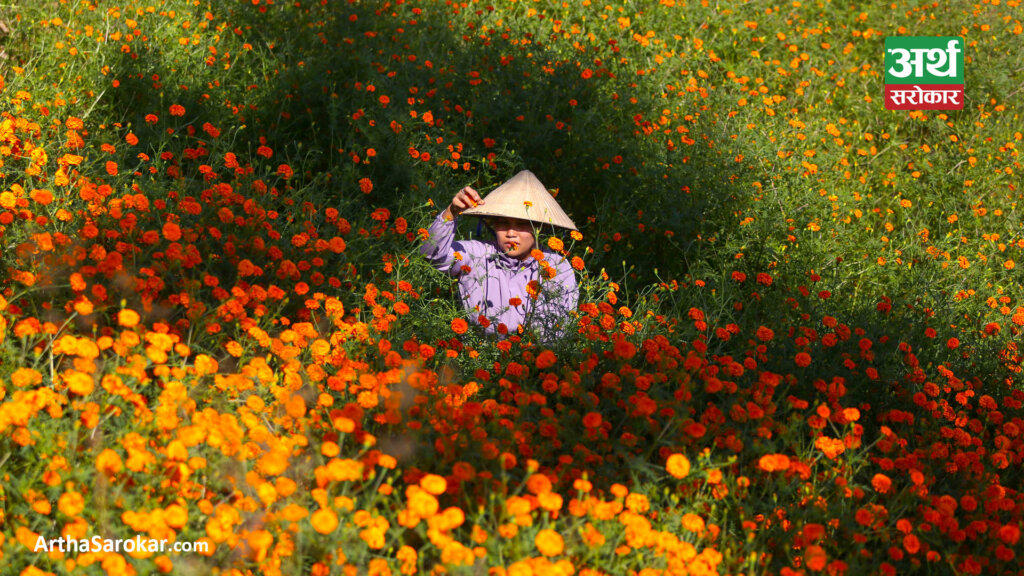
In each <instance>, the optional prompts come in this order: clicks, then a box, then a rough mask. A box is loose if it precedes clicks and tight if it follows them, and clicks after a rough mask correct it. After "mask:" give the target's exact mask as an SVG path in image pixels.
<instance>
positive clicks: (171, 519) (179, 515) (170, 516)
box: [164, 504, 188, 530]
mask: <svg viewBox="0 0 1024 576" xmlns="http://www.w3.org/2000/svg"><path fill="white" fill-rule="evenodd" d="M164 522H165V523H167V525H168V526H170V527H171V528H174V529H175V530H177V529H180V528H181V527H182V526H184V525H185V523H187V522H188V510H186V509H185V507H184V506H182V505H180V504H171V505H170V506H168V507H167V508H164Z"/></svg>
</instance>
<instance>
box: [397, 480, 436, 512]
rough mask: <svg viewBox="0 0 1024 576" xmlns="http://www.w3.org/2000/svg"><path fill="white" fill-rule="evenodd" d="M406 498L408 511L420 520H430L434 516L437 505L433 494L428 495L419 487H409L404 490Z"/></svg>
mask: <svg viewBox="0 0 1024 576" xmlns="http://www.w3.org/2000/svg"><path fill="white" fill-rule="evenodd" d="M405 494H406V498H407V499H408V502H409V504H408V508H409V511H410V512H412V513H413V514H415V515H416V516H418V517H420V518H430V517H431V516H433V515H434V514H437V510H438V508H439V505H438V503H437V498H435V497H434V495H433V494H430V493H428V492H426V491H425V490H423V489H422V488H420V487H419V486H410V487H409V488H408V489H406V492H405Z"/></svg>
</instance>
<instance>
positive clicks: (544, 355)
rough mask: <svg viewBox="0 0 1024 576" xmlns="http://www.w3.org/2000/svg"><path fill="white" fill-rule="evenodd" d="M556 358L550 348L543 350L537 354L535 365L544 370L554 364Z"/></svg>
mask: <svg viewBox="0 0 1024 576" xmlns="http://www.w3.org/2000/svg"><path fill="white" fill-rule="evenodd" d="M557 360H558V358H557V357H556V356H555V353H554V352H552V351H551V350H545V351H543V352H541V353H540V354H538V355H537V360H536V365H537V369H539V370H546V369H548V368H550V367H552V366H554V365H555V362H557Z"/></svg>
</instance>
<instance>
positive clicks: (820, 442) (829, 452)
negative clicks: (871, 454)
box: [814, 436, 846, 460]
mask: <svg viewBox="0 0 1024 576" xmlns="http://www.w3.org/2000/svg"><path fill="white" fill-rule="evenodd" d="M814 446H815V447H816V448H817V449H818V450H821V451H822V452H824V454H825V456H826V457H827V458H828V459H829V460H835V459H836V457H838V456H839V455H840V454H842V453H843V452H845V451H846V445H845V444H844V443H843V441H842V440H839V439H838V438H829V437H828V436H818V438H817V439H816V440H815V441H814Z"/></svg>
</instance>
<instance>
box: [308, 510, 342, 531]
mask: <svg viewBox="0 0 1024 576" xmlns="http://www.w3.org/2000/svg"><path fill="white" fill-rule="evenodd" d="M309 523H310V524H312V525H313V529H314V530H316V531H317V532H319V533H320V534H330V533H331V532H334V529H335V528H337V527H338V515H337V514H335V513H334V510H330V509H328V508H321V509H319V510H317V511H316V512H313V515H312V516H311V517H310V519H309Z"/></svg>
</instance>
